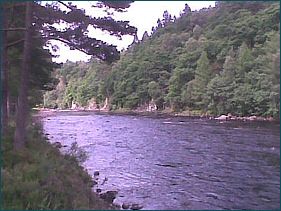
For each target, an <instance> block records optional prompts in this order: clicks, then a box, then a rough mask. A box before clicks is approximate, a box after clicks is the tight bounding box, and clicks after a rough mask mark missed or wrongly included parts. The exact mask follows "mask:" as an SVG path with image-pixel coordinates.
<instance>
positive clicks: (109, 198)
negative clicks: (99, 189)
mask: <svg viewBox="0 0 281 211" xmlns="http://www.w3.org/2000/svg"><path fill="white" fill-rule="evenodd" d="M117 193H118V192H117V191H107V192H106V193H102V194H100V197H101V198H102V199H104V200H105V201H107V202H109V203H112V202H113V200H114V199H115V198H116V195H117Z"/></svg>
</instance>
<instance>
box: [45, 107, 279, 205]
mask: <svg viewBox="0 0 281 211" xmlns="http://www.w3.org/2000/svg"><path fill="white" fill-rule="evenodd" d="M43 128H44V132H45V133H47V134H48V138H49V139H50V140H49V141H50V142H51V143H53V142H56V141H59V142H61V143H62V144H63V145H67V146H68V147H64V148H62V151H63V152H66V151H67V150H69V147H70V146H71V144H72V143H73V142H77V144H78V146H79V147H81V149H83V150H84V151H85V152H86V153H87V155H88V158H87V160H86V161H85V162H84V163H82V165H83V166H84V167H85V169H87V171H88V172H89V173H90V174H91V175H92V176H93V178H94V177H95V178H96V179H98V180H97V181H98V185H96V186H95V187H94V188H95V189H101V190H102V192H106V191H108V190H116V191H118V195H117V198H116V199H115V202H116V203H119V204H122V203H123V202H126V203H137V204H141V205H142V206H144V207H143V209H144V210H161V209H165V210H195V209H200V210H202V209H211V210H221V209H239V210H241V209H247V210H257V209H259V210H261V209H262V210H264V209H265V210H271V209H280V124H279V122H278V123H276V122H275V123H272V122H238V121H217V120H208V119H198V118H190V117H167V116H159V115H151V116H145V115H116V114H103V113H98V112H59V114H58V115H56V116H51V117H46V118H44V119H43ZM96 171H98V172H99V175H98V176H94V172H96Z"/></svg>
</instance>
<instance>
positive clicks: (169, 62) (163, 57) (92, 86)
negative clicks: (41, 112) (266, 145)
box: [44, 1, 280, 118]
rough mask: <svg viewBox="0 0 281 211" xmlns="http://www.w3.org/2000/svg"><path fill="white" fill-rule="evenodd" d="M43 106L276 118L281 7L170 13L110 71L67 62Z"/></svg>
mask: <svg viewBox="0 0 281 211" xmlns="http://www.w3.org/2000/svg"><path fill="white" fill-rule="evenodd" d="M54 76H55V77H56V78H57V79H58V80H59V83H57V85H56V88H55V89H54V90H52V91H48V92H46V93H45V95H44V106H45V107H58V108H69V107H71V106H72V103H73V102H75V103H76V104H77V105H78V106H79V107H86V108H89V107H90V108H102V107H106V108H109V109H112V110H115V109H137V108H142V109H146V108H147V107H148V106H153V107H154V108H155V109H159V110H161V109H170V110H175V111H179V110H181V111H190V112H198V113H207V114H212V115H220V114H227V113H231V114H233V115H240V116H250V115H257V116H264V117H278V118H279V112H280V109H279V105H280V2H274V1H272V2H270V1H249V2H247V1H243V2H242V1H241V2H237V1H235V2H222V1H220V2H217V4H216V7H215V8H205V9H202V10H200V11H194V12H192V11H191V10H190V8H189V6H188V5H186V7H185V8H184V9H183V11H182V12H181V15H180V17H179V18H176V17H174V18H172V17H171V15H170V14H169V13H168V11H165V12H164V14H163V19H162V20H160V19H159V20H158V22H157V26H156V27H153V28H152V33H151V35H150V36H149V35H148V33H147V32H145V33H144V35H143V37H142V40H138V39H137V38H136V37H135V40H134V43H133V44H132V45H131V46H130V47H129V48H128V50H127V51H124V52H123V53H122V54H121V59H120V60H119V61H117V62H115V63H114V64H113V65H108V64H105V63H104V62H102V61H99V60H97V59H92V60H90V61H89V62H88V63H85V62H77V63H72V62H67V63H66V64H64V65H63V66H62V67H61V68H59V69H57V70H56V72H55V75H54Z"/></svg>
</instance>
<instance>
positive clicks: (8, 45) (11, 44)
mask: <svg viewBox="0 0 281 211" xmlns="http://www.w3.org/2000/svg"><path fill="white" fill-rule="evenodd" d="M24 41H25V39H24V38H22V39H20V40H17V41H15V42H12V43H9V44H7V47H8V48H9V47H11V46H13V45H16V44H18V43H21V42H24Z"/></svg>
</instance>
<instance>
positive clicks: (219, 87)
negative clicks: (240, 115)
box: [207, 56, 237, 115]
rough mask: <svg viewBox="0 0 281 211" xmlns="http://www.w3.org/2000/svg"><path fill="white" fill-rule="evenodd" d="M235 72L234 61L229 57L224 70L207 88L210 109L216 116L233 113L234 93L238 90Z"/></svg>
mask: <svg viewBox="0 0 281 211" xmlns="http://www.w3.org/2000/svg"><path fill="white" fill-rule="evenodd" d="M235 70H236V65H235V61H234V59H233V58H232V57H231V56H227V57H226V59H225V63H224V65H223V70H222V71H221V72H220V74H217V75H216V76H215V77H214V78H213V79H212V80H211V81H210V82H209V84H208V86H207V88H208V89H207V95H208V96H209V105H208V109H209V110H210V111H211V113H213V114H214V115H218V114H227V113H231V112H232V113H233V110H234V109H233V108H234V100H233V97H234V91H235V89H236V88H237V85H236V81H235Z"/></svg>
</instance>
